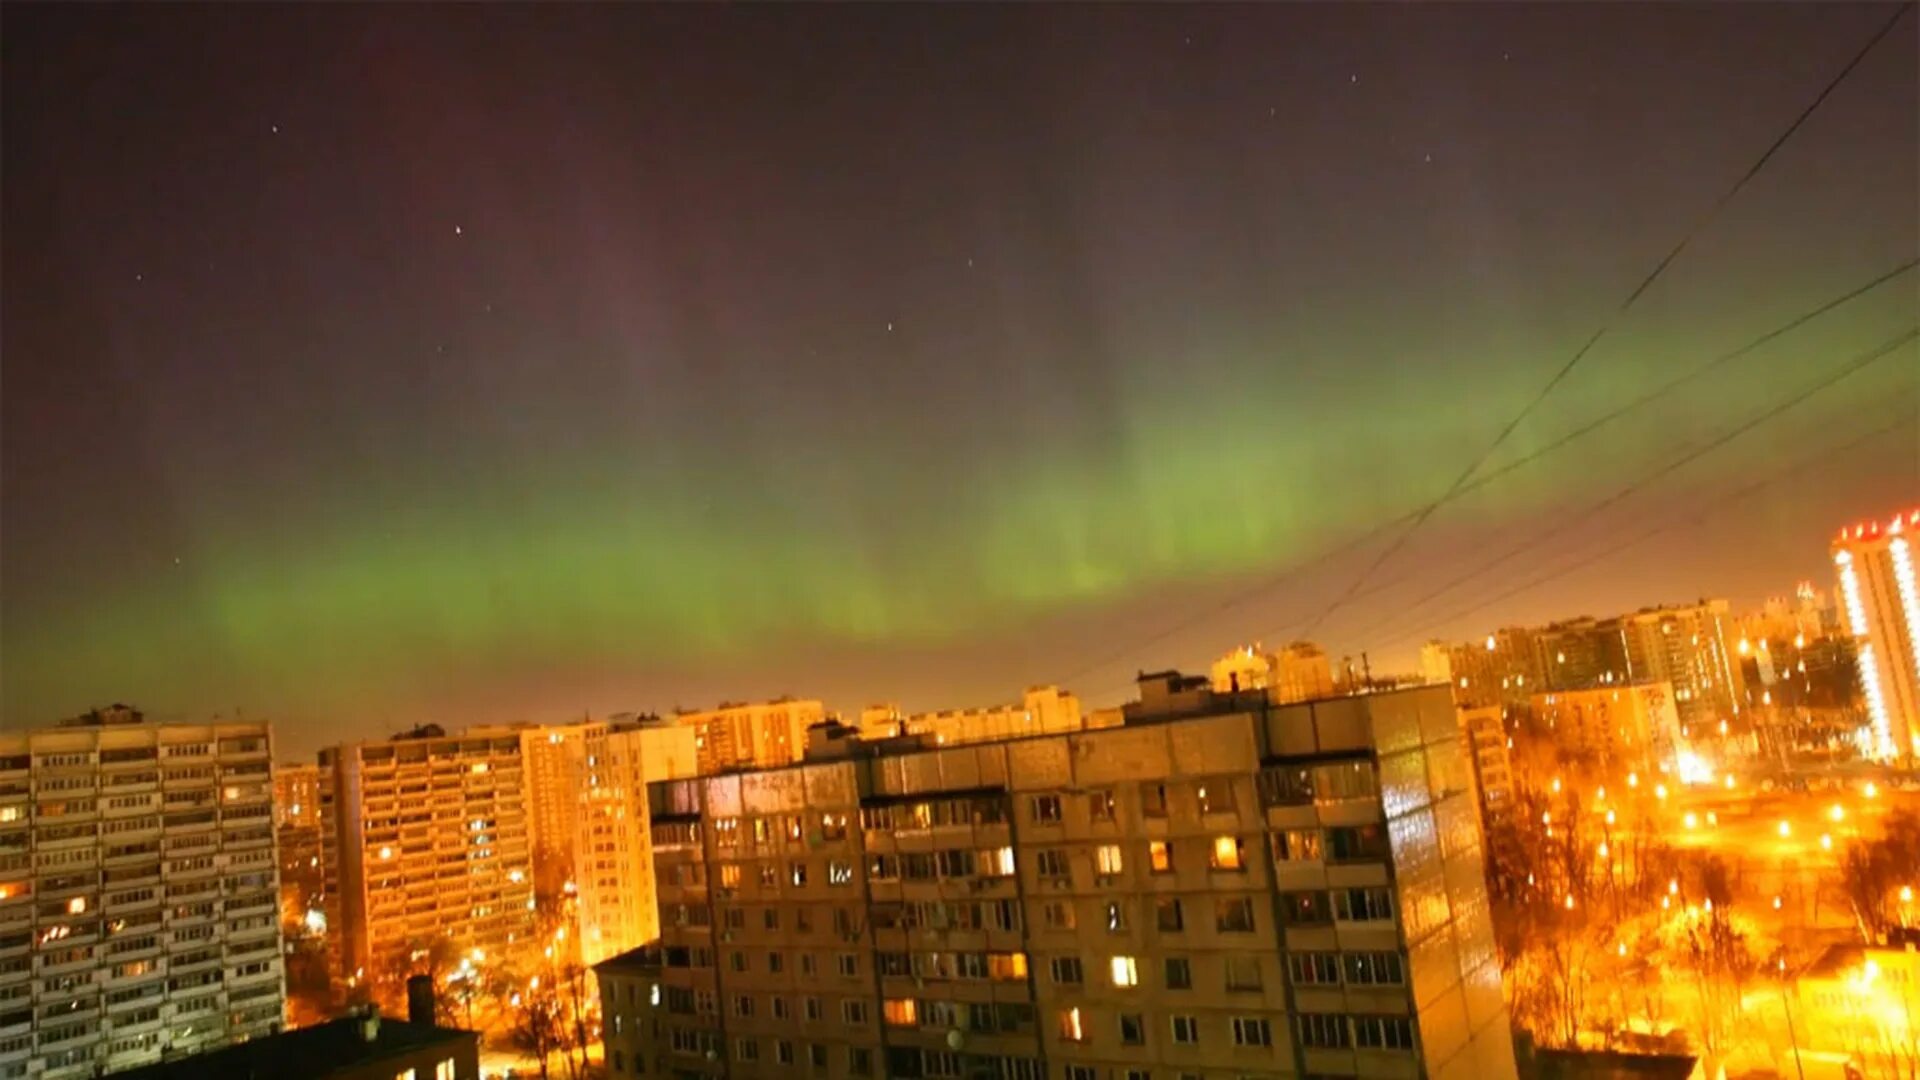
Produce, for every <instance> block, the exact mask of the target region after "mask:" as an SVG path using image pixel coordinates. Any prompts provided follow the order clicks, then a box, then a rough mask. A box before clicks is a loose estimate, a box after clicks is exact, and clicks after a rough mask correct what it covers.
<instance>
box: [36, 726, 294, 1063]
mask: <svg viewBox="0 0 1920 1080" xmlns="http://www.w3.org/2000/svg"><path fill="white" fill-rule="evenodd" d="M271 750H272V746H271V734H270V732H269V729H268V727H267V725H266V724H265V723H240V722H234V723H210V724H150V723H145V722H143V721H142V720H141V719H140V715H139V714H138V713H136V712H134V711H133V710H131V709H126V708H124V707H116V708H114V709H112V710H106V711H104V712H96V713H92V714H89V715H87V716H83V717H79V718H77V719H75V720H71V721H67V722H65V723H63V724H61V725H59V726H56V727H51V728H45V729H41V730H37V731H24V732H11V733H7V734H0V1076H8V1077H14V1076H33V1077H36V1078H44V1080H69V1078H71V1080H79V1078H82V1077H92V1076H97V1075H99V1074H100V1073H102V1072H113V1071H117V1070H121V1069H127V1068H132V1067H134V1066H137V1065H144V1064H149V1063H152V1062H156V1061H160V1060H162V1059H163V1058H171V1057H176V1056H184V1055H188V1054H194V1053H198V1052H200V1051H203V1050H208V1049H211V1048H213V1047H216V1046H220V1045H222V1044H224V1043H227V1042H229V1041H232V1040H235V1039H243V1038H251V1037H253V1036H257V1035H266V1034H269V1033H271V1032H273V1031H275V1030H277V1029H278V1028H279V1026H280V1024H281V1020H282V1016H283V1015H284V1010H285V998H286V991H285V980H284V975H283V971H282V962H281V957H280V919H279V915H278V912H277V906H278V895H277V894H278V889H277V885H276V875H275V856H274V828H273V780H272V764H271V762H272V753H271Z"/></svg>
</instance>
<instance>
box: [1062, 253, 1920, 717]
mask: <svg viewBox="0 0 1920 1080" xmlns="http://www.w3.org/2000/svg"><path fill="white" fill-rule="evenodd" d="M1916 266H1920V258H1909V259H1907V260H1906V261H1904V262H1902V263H1900V264H1899V265H1898V266H1895V267H1893V268H1892V269H1890V270H1887V271H1884V272H1882V273H1880V274H1878V275H1876V276H1875V277H1873V278H1871V279H1869V280H1867V281H1866V282H1864V283H1862V284H1859V285H1856V286H1854V287H1852V288H1849V289H1848V290H1847V291H1845V292H1842V293H1840V294H1838V295H1836V296H1833V297H1831V298H1829V299H1827V300H1825V301H1823V302H1821V303H1820V304H1819V305H1817V306H1815V307H1813V308H1810V309H1808V310H1807V311H1804V312H1802V313H1800V314H1799V315H1796V316H1794V317H1793V318H1792V319H1789V320H1787V321H1786V322H1784V323H1781V324H1780V325H1778V326H1775V327H1773V328H1771V329H1769V330H1767V331H1766V332H1764V333H1762V334H1760V335H1759V336H1758V337H1755V338H1753V339H1752V340H1750V341H1747V342H1746V343H1744V344H1742V345H1740V346H1738V347H1736V348H1733V349H1729V350H1727V351H1725V352H1722V353H1719V354H1717V355H1715V356H1713V357H1710V358H1709V359H1707V360H1706V361H1704V362H1702V363H1700V364H1696V365H1694V366H1693V367H1691V368H1688V369H1687V370H1686V371H1683V372H1681V373H1680V374H1679V375H1676V376H1674V377H1673V378H1671V379H1668V380H1667V381H1666V382H1664V383H1662V384H1660V385H1659V386H1657V387H1654V388H1653V389H1651V390H1648V391H1646V392H1644V393H1641V394H1639V395H1637V396H1636V397H1634V398H1632V399H1630V400H1628V401H1626V402H1623V403H1621V404H1620V405H1617V406H1614V407H1613V408H1610V409H1608V410H1605V411H1604V412H1601V413H1600V414H1599V415H1597V416H1595V417H1593V418H1592V419H1591V420H1588V421H1587V422H1586V423H1584V424H1581V425H1580V426H1578V427H1576V428H1573V429H1571V430H1569V431H1567V432H1565V433H1563V434H1562V435H1560V436H1558V437H1556V438H1555V439H1553V440H1552V441H1551V442H1548V443H1547V444H1545V445H1543V446H1540V447H1538V448H1536V449H1534V450H1532V451H1530V452H1528V453H1527V454H1525V455H1523V456H1521V457H1518V458H1515V459H1514V460H1512V461H1510V462H1507V463H1506V464H1504V465H1502V466H1500V467H1499V468H1497V469H1493V470H1491V471H1488V472H1486V473H1482V474H1481V475H1479V476H1477V477H1475V478H1474V479H1473V480H1472V481H1471V482H1469V483H1467V484H1466V485H1464V486H1462V487H1461V488H1460V489H1459V490H1458V491H1456V492H1454V493H1453V495H1452V496H1450V497H1449V499H1448V500H1447V501H1452V500H1453V499H1459V498H1463V497H1465V496H1467V495H1469V494H1471V493H1473V492H1475V491H1478V490H1480V489H1481V488H1483V487H1485V486H1487V485H1489V484H1491V483H1493V482H1495V481H1497V480H1500V479H1502V478H1503V477H1506V476H1508V475H1509V474H1511V473H1513V472H1516V471H1518V470H1520V469H1522V468H1525V467H1526V466H1528V465H1531V464H1533V463H1534V462H1536V461H1539V460H1541V459H1543V458H1545V457H1547V456H1549V455H1551V454H1554V453H1556V452H1558V451H1560V450H1562V449H1564V448H1565V447H1566V446H1568V445H1569V444H1571V443H1573V442H1576V441H1578V440H1580V439H1582V438H1585V437H1586V436H1588V435H1590V434H1592V433H1593V432H1595V431H1598V430H1599V429H1601V428H1603V427H1605V426H1607V425H1608V424H1610V423H1612V422H1613V421H1615V420H1618V419H1619V418H1620V417H1622V416H1625V415H1626V414H1628V413H1630V412H1633V411H1634V410H1636V409H1640V408H1643V407H1645V406H1647V405H1650V404H1652V403H1653V402H1655V401H1657V400H1659V399H1660V398H1662V397H1664V396H1666V395H1667V394H1670V393H1672V392H1673V391H1675V390H1677V389H1679V388H1681V387H1682V386H1685V385H1686V384H1688V383H1690V382H1692V381H1694V380H1696V379H1698V378H1700V377H1702V376H1704V375H1706V374H1708V373H1709V372H1711V371H1714V370H1716V369H1718V368H1720V367H1721V366H1723V365H1725V364H1727V363H1730V362H1732V361H1734V360H1737V359H1740V358H1741V357H1744V356H1747V355H1748V354H1750V353H1753V352H1755V351H1756V350H1758V349H1760V348H1761V347H1763V346H1765V345H1767V344H1769V343H1771V342H1773V341H1775V340H1778V339H1779V338H1781V337H1783V336H1785V335H1787V334H1789V333H1791V332H1793V331H1794V330H1797V329H1799V328H1800V327H1802V326H1805V325H1807V324H1808V323H1810V322H1812V321H1814V320H1815V319H1818V318H1820V317H1821V316H1823V315H1826V314H1827V313H1829V312H1832V311H1834V310H1835V309H1837V308H1840V307H1842V306H1844V305H1846V304H1848V303H1850V302H1852V301H1854V300H1857V299H1859V298H1861V297H1863V296H1866V295H1867V294H1868V293H1871V292H1873V291H1874V290H1876V289H1878V288H1880V287H1881V286H1883V285H1886V284H1887V283H1889V282H1891V281H1893V280H1895V279H1896V278H1899V277H1900V276H1901V275H1903V274H1907V273H1909V272H1911V271H1912V270H1913V269H1914V268H1915V267H1916ZM1419 512H1420V508H1419V507H1411V508H1409V509H1408V510H1406V511H1405V512H1403V513H1401V514H1399V515H1397V516H1395V517H1392V518H1388V519H1386V520H1384V521H1381V522H1379V523H1377V524H1375V525H1372V526H1369V527H1368V528H1367V529H1366V531H1364V532H1361V533H1358V534H1356V535H1354V536H1352V537H1349V538H1348V539H1346V540H1343V541H1341V542H1339V543H1336V544H1334V545H1332V546H1330V547H1328V548H1327V549H1325V550H1324V551H1322V552H1321V553H1320V554H1318V555H1315V556H1314V557H1312V558H1310V559H1308V560H1307V561H1306V562H1303V563H1299V564H1296V565H1294V566H1291V567H1288V568H1287V569H1286V570H1284V571H1282V572H1280V573H1279V574H1275V575H1272V576H1270V577H1268V578H1266V579H1264V580H1262V581H1261V582H1259V583H1258V584H1256V585H1255V586H1254V587H1253V588H1251V589H1246V590H1242V591H1239V592H1236V593H1234V594H1233V595H1230V596H1229V597H1227V598H1226V599H1225V600H1223V601H1221V602H1219V603H1216V604H1214V605H1211V606H1209V607H1205V608H1202V609H1200V610H1199V611H1196V612H1195V613H1194V614H1192V615H1190V616H1188V617H1186V618H1184V619H1181V620H1179V621H1177V622H1175V623H1174V624H1172V625H1171V626H1169V627H1167V628H1165V629H1163V630H1161V631H1159V632H1157V633H1156V634H1154V635H1153V636H1151V637H1148V638H1146V639H1144V640H1141V641H1137V642H1133V643H1131V644H1128V645H1126V646H1124V647H1122V648H1121V649H1119V650H1117V651H1115V652H1113V653H1111V654H1108V655H1105V656H1103V657H1102V658H1101V659H1099V660H1096V661H1093V662H1092V663H1089V664H1086V665H1084V666H1082V667H1080V668H1078V669H1076V670H1074V671H1073V672H1071V673H1069V674H1068V675H1066V676H1065V677H1063V678H1062V679H1061V684H1062V685H1067V684H1070V683H1073V682H1075V681H1078V680H1079V679H1082V678H1085V677H1086V676H1088V675H1091V674H1093V673H1095V672H1098V671H1101V670H1103V669H1105V668H1107V667H1109V666H1111V665H1113V664H1115V663H1118V662H1120V661H1122V660H1124V659H1126V658H1127V657H1129V656H1135V655H1138V654H1139V653H1141V652H1143V651H1144V650H1146V649H1150V648H1152V647H1153V646H1155V645H1158V644H1160V643H1161V642H1163V641H1166V640H1168V639H1169V638H1172V637H1174V636H1176V635H1178V634H1180V633H1182V632H1184V631H1186V630H1189V629H1191V628H1193V627H1194V626H1197V625H1199V624H1200V623H1201V622H1204V621H1206V620H1209V619H1212V618H1216V617H1218V616H1220V615H1222V614H1225V613H1226V612H1228V611H1230V610H1232V609H1234V608H1236V607H1239V606H1241V605H1242V604H1244V603H1247V602H1248V601H1251V600H1253V599H1256V598H1258V597H1260V596H1263V595H1266V594H1268V593H1270V592H1272V591H1273V590H1274V589H1276V588H1278V587H1279V586H1280V585H1281V584H1283V583H1285V582H1287V581H1290V580H1292V579H1294V578H1297V577H1299V576H1300V575H1301V574H1304V573H1305V572H1306V571H1307V570H1310V569H1312V568H1313V567H1315V566H1318V565H1320V564H1321V563H1324V562H1327V561H1328V560H1330V559H1332V558H1334V557H1335V556H1338V555H1341V554H1344V553H1346V552H1349V551H1352V550H1354V549H1356V548H1358V547H1360V546H1361V545H1363V544H1365V543H1367V542H1368V541H1370V540H1372V539H1374V538H1375V537H1377V536H1379V535H1380V534H1382V533H1384V532H1385V531H1386V530H1388V529H1390V528H1392V527H1393V526H1395V525H1398V524H1402V523H1404V522H1407V521H1410V520H1412V519H1413V518H1415V517H1416V516H1417V515H1418V514H1419ZM1405 580H1406V578H1405V577H1401V578H1395V579H1393V580H1391V581H1388V582H1385V583H1384V584H1380V585H1376V586H1375V587H1374V588H1372V589H1368V590H1366V591H1364V592H1359V593H1356V594H1355V596H1354V597H1353V599H1360V598H1363V597H1365V596H1370V595H1373V594H1375V593H1377V592H1380V591H1383V590H1384V589H1386V588H1391V587H1393V586H1395V585H1398V584H1400V583H1401V582H1403V581H1405ZM1301 625H1303V620H1298V619H1296V620H1292V621H1290V622H1288V623H1286V624H1283V625H1282V626H1280V627H1276V628H1274V629H1273V630H1272V631H1269V632H1268V633H1267V634H1263V635H1259V636H1261V637H1265V636H1269V635H1271V634H1274V633H1280V632H1283V631H1293V630H1296V629H1298V628H1299V627H1300V626H1301Z"/></svg>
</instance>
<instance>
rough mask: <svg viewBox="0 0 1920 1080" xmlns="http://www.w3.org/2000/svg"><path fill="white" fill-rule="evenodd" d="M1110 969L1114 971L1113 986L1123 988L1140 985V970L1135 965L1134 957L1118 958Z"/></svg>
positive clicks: (1111, 964) (1113, 961)
mask: <svg viewBox="0 0 1920 1080" xmlns="http://www.w3.org/2000/svg"><path fill="white" fill-rule="evenodd" d="M1109 967H1110V968H1111V969H1112V974H1113V985H1115V986H1123V987H1124V986H1139V985H1140V969H1139V967H1138V966H1137V965H1136V964H1135V963H1134V960H1133V957H1131V956H1116V957H1114V958H1113V960H1112V961H1111V963H1110V964H1109Z"/></svg>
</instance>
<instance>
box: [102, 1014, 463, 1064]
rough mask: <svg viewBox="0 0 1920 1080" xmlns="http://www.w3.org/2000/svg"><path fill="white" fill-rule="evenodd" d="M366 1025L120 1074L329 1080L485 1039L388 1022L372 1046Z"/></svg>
mask: <svg viewBox="0 0 1920 1080" xmlns="http://www.w3.org/2000/svg"><path fill="white" fill-rule="evenodd" d="M360 1025H361V1018H360V1017H357V1016H347V1017H342V1018H341V1019H338V1020H331V1021H328V1022H327V1023H324V1024H319V1025H316V1026H314V1027H308V1028H301V1029H299V1030H297V1031H287V1032H282V1033H281V1034H279V1035H271V1036H268V1037H266V1038H263V1039H251V1040H249V1041H247V1042H243V1043H238V1044H236V1045H233V1046H228V1047H223V1048H222V1049H219V1050H215V1051H212V1052H210V1053H205V1054H195V1055H193V1056H192V1057H184V1058H180V1059H178V1060H176V1061H162V1062H159V1063H157V1064H154V1065H146V1066H143V1067H141V1068H137V1069H129V1070H127V1071H126V1072H122V1073H116V1074H115V1075H116V1076H121V1077H125V1078H126V1080H325V1078H326V1077H329V1076H333V1075H336V1074H337V1073H339V1072H341V1071H342V1070H345V1069H350V1068H359V1067H362V1066H365V1065H368V1064H370V1063H372V1062H376V1061H379V1060H381V1059H382V1058H389V1057H395V1056H398V1055H400V1054H404V1053H408V1052H411V1051H415V1050H420V1049H422V1048H426V1047H439V1046H444V1047H445V1048H446V1052H447V1053H449V1054H453V1053H456V1052H458V1051H459V1050H460V1049H461V1048H462V1047H463V1046H465V1045H468V1044H472V1043H475V1042H476V1041H477V1040H478V1039H479V1038H480V1036H479V1035H477V1034H475V1033H474V1032H471V1031H457V1030H455V1029H453V1028H442V1027H432V1026H429V1025H426V1024H409V1023H407V1022H405V1021H403V1020H391V1019H386V1018H384V1017H383V1018H382V1019H381V1020H380V1026H379V1029H378V1031H377V1032H376V1033H375V1035H374V1038H373V1040H372V1041H371V1042H369V1041H368V1040H367V1039H365V1038H363V1037H362V1035H361V1030H360Z"/></svg>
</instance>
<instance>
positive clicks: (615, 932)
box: [571, 722, 699, 964]
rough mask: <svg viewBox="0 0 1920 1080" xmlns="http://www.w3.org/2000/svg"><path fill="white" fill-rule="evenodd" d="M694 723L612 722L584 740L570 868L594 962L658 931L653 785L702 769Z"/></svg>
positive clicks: (585, 955) (583, 949)
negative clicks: (650, 792) (650, 806)
mask: <svg viewBox="0 0 1920 1080" xmlns="http://www.w3.org/2000/svg"><path fill="white" fill-rule="evenodd" d="M696 734H697V733H696V732H695V730H694V729H693V728H690V727H682V726H677V725H669V724H662V723H658V722H655V723H633V722H628V723H606V724H598V725H595V726H594V729H593V730H591V731H590V732H588V733H587V735H586V737H585V740H584V747H583V749H584V751H585V761H584V765H585V776H584V782H583V783H582V784H581V785H580V787H579V788H578V789H577V790H576V791H575V793H574V795H575V805H576V811H575V813H576V817H577V819H578V822H579V826H578V828H577V829H576V830H575V837H574V843H575V847H574V850H573V857H572V860H571V862H572V866H573V879H574V882H575V889H576V896H577V900H578V904H579V907H578V914H579V922H580V955H581V958H582V960H583V961H584V962H585V963H588V964H592V963H596V962H598V961H600V960H602V959H604V958H606V957H608V956H612V955H614V954H616V953H621V952H625V951H627V950H629V949H632V948H635V947H637V946H639V945H642V944H645V943H647V942H650V941H653V940H655V939H656V938H658V937H659V936H660V910H659V906H658V905H657V903H656V902H655V897H654V870H653V836H652V827H653V826H652V820H651V819H650V818H649V817H648V815H647V784H648V783H650V782H652V781H655V780H670V779H678V778H684V777H690V776H696V775H698V773H699V756H698V752H697V750H696V749H695V746H694V739H695V738H696Z"/></svg>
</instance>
